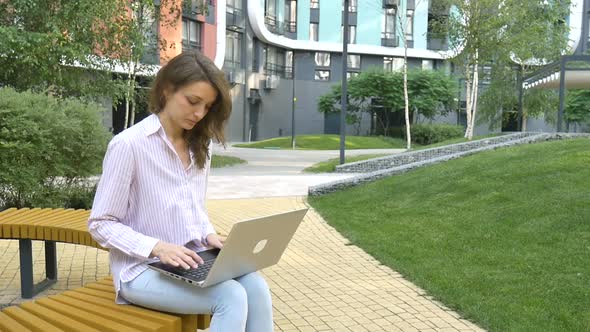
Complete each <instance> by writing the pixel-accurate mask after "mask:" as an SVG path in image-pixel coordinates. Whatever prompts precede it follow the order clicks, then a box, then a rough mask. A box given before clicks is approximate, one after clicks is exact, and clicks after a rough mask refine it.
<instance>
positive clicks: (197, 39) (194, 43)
mask: <svg viewBox="0 0 590 332" xmlns="http://www.w3.org/2000/svg"><path fill="white" fill-rule="evenodd" d="M182 49H183V50H201V23H199V22H197V21H195V20H192V19H190V18H186V17H183V18H182Z"/></svg>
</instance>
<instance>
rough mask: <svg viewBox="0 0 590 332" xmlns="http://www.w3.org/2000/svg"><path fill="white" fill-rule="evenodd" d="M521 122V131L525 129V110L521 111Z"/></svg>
mask: <svg viewBox="0 0 590 332" xmlns="http://www.w3.org/2000/svg"><path fill="white" fill-rule="evenodd" d="M521 121H522V123H521V127H522V132H525V131H526V112H525V111H524V110H523V111H522V120H521Z"/></svg>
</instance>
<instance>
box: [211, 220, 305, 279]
mask: <svg viewBox="0 0 590 332" xmlns="http://www.w3.org/2000/svg"><path fill="white" fill-rule="evenodd" d="M307 210H308V209H307V208H305V209H300V210H295V211H290V212H286V213H281V214H275V215H272V216H267V217H260V218H255V219H251V220H245V221H240V222H237V223H235V224H234V225H233V227H232V229H231V231H230V233H229V235H228V237H227V240H226V241H225V244H224V246H223V249H222V250H221V251H220V252H219V255H218V256H217V259H216V260H215V264H213V267H212V268H211V271H209V274H208V275H207V278H206V279H205V282H204V283H203V285H202V287H207V286H210V285H214V284H216V283H218V282H221V281H225V280H229V279H232V278H235V277H238V276H242V275H245V274H248V273H251V272H254V271H257V270H261V269H263V268H265V267H268V266H271V265H274V264H276V263H277V262H278V261H279V260H280V259H281V256H282V255H283V252H285V249H286V248H287V245H288V244H289V242H290V241H291V238H292V237H293V235H294V234H295V231H296V230H297V227H299V224H300V223H301V221H302V220H303V217H304V216H305V214H306V213H307Z"/></svg>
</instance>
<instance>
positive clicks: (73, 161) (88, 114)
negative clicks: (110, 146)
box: [0, 88, 110, 208]
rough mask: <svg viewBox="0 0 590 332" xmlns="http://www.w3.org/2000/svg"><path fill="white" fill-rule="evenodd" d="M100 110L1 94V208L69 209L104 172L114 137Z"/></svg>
mask: <svg viewBox="0 0 590 332" xmlns="http://www.w3.org/2000/svg"><path fill="white" fill-rule="evenodd" d="M101 111H102V109H101V107H100V106H98V105H95V104H91V103H85V102H82V101H80V100H77V99H65V100H60V99H58V98H55V97H52V96H47V95H44V94H36V93H32V92H21V93H19V92H16V91H15V90H13V89H11V88H1V89H0V208H1V207H2V205H4V208H7V207H18V208H20V207H31V206H36V207H64V206H65V205H67V204H66V201H67V200H68V198H67V197H69V196H68V194H66V193H68V192H71V191H73V190H78V189H75V188H79V187H80V183H82V182H81V180H82V179H83V178H85V177H88V176H90V175H94V174H97V173H98V172H100V165H101V161H102V158H103V156H104V152H105V150H106V146H107V142H108V140H109V138H110V133H109V132H108V131H107V130H106V128H104V126H103V125H102V123H101V119H100V113H101Z"/></svg>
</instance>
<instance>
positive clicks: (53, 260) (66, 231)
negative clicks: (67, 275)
mask: <svg viewBox="0 0 590 332" xmlns="http://www.w3.org/2000/svg"><path fill="white" fill-rule="evenodd" d="M89 216H90V211H89V210H71V209H40V208H35V209H8V210H4V211H2V212H0V239H15V240H18V241H19V255H20V269H21V271H20V273H21V295H22V297H23V298H32V297H33V296H34V295H35V294H38V293H39V292H41V291H43V290H45V289H46V288H48V287H49V286H51V285H52V284H54V283H55V282H56V281H57V255H56V248H55V243H56V242H64V243H72V244H82V245H86V246H90V247H95V248H99V249H103V250H105V248H102V247H101V246H100V245H99V244H98V243H96V241H94V240H93V239H92V237H91V236H90V234H89V233H88V229H87V220H88V217H89ZM32 240H39V241H45V270H46V271H45V272H46V279H45V280H43V281H41V282H40V283H38V284H37V285H35V284H34V283H33V252H32V243H31V241H32ZM114 300H115V293H114V289H113V282H112V279H110V278H107V279H104V280H101V281H99V282H97V283H93V284H90V285H87V286H85V287H83V288H79V289H76V290H73V291H66V292H64V293H62V294H59V295H54V296H49V297H47V298H41V299H36V300H35V301H30V302H25V303H23V304H21V305H19V306H11V307H8V308H6V309H4V310H3V311H2V312H1V313H0V331H3V330H4V329H8V327H10V326H19V327H23V326H24V327H25V328H27V329H28V330H32V331H50V330H55V331H60V330H66V331H97V330H98V331H135V330H138V331H195V330H196V329H197V328H199V329H205V328H207V327H208V326H209V324H210V320H211V316H210V315H174V314H168V313H162V312H158V311H152V310H148V309H145V308H140V307H136V306H133V305H117V304H115V302H114ZM99 309H100V310H99ZM113 315H115V316H113ZM53 317H55V318H53ZM88 317H92V319H91V320H88V319H87V318H88ZM140 317H141V318H140ZM94 318H96V319H97V320H96V322H95V320H94ZM128 321H129V323H127V322H128ZM64 322H68V323H67V324H65V325H64ZM89 322H91V323H92V324H90V327H89V328H88V329H87V328H86V325H88V324H89ZM97 322H99V323H97ZM107 322H113V324H111V325H108V324H107ZM70 323H71V324H73V325H71V326H79V327H80V328H77V327H76V328H74V327H71V328H66V327H65V326H66V325H67V326H69V325H68V324H70ZM97 324H99V325H97ZM100 324H102V325H100ZM138 324H139V325H138ZM141 324H144V325H141ZM44 326H47V327H48V328H47V329H46V328H43V327H44ZM121 326H127V327H125V328H123V329H121V328H120V327H121ZM129 326H135V329H134V328H128V327H129ZM147 327H149V328H147ZM92 328H94V330H92ZM27 329H20V328H19V329H8V330H9V331H12V330H14V331H28V330H27Z"/></svg>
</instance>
